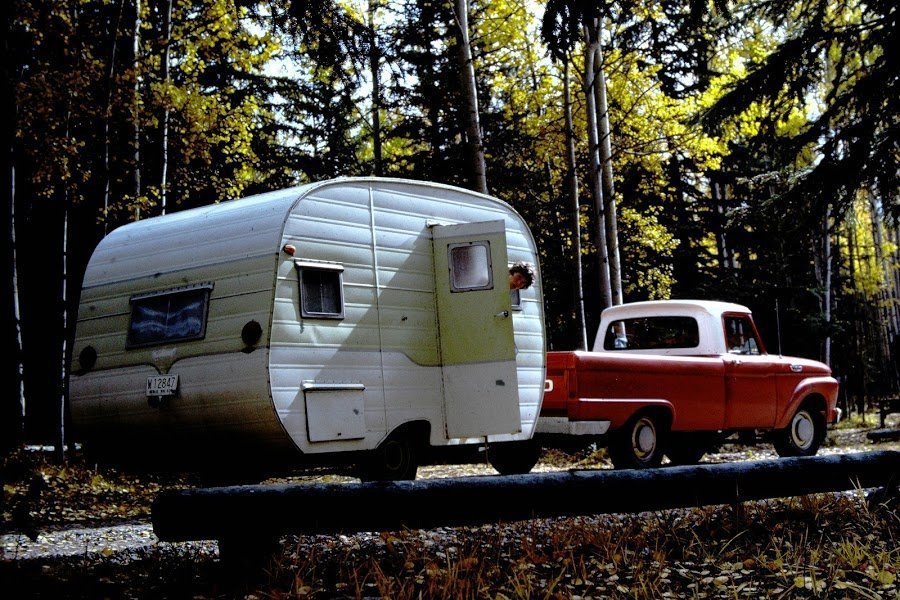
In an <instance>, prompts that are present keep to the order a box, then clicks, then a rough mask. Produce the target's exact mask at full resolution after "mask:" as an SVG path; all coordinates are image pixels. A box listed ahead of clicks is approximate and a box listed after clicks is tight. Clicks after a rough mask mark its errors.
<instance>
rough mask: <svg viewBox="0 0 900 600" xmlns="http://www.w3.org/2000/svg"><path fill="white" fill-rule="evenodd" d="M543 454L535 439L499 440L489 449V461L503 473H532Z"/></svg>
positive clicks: (495, 468)
mask: <svg viewBox="0 0 900 600" xmlns="http://www.w3.org/2000/svg"><path fill="white" fill-rule="evenodd" d="M540 455H541V446H540V444H538V443H537V442H536V441H535V440H524V441H519V442H499V443H496V444H490V445H489V446H488V449H487V458H488V462H489V463H491V466H492V467H494V470H496V471H497V472H498V473H500V474H501V475H522V474H524V473H530V472H531V469H533V468H534V465H536V464H537V461H538V458H539V457H540Z"/></svg>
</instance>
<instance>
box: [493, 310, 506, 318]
mask: <svg viewBox="0 0 900 600" xmlns="http://www.w3.org/2000/svg"><path fill="white" fill-rule="evenodd" d="M494 316H495V317H497V318H498V319H507V318H509V311H508V310H501V311H500V312H498V313H497V314H496V315H494Z"/></svg>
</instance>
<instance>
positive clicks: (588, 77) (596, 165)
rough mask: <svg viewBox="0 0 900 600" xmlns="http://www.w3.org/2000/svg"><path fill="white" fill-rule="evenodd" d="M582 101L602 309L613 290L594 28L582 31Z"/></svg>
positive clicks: (595, 32)
mask: <svg viewBox="0 0 900 600" xmlns="http://www.w3.org/2000/svg"><path fill="white" fill-rule="evenodd" d="M584 33H585V36H584V37H585V53H584V99H585V113H586V114H587V130H588V143H589V144H590V152H589V154H590V163H591V171H590V178H591V181H590V184H591V192H592V194H593V196H594V217H595V221H596V224H595V228H594V230H595V232H596V234H595V245H596V246H597V278H598V284H599V289H600V302H601V307H600V308H601V309H604V308H607V307H609V306H612V290H611V288H610V281H609V255H608V254H607V252H608V250H607V248H608V246H607V243H606V209H605V206H604V201H603V184H602V182H601V177H600V153H599V147H600V143H599V140H598V139H597V103H596V101H595V96H594V85H595V83H596V82H595V78H594V73H595V72H596V71H595V69H594V59H595V58H596V56H597V45H598V44H599V43H600V40H599V32H598V31H597V29H596V27H595V28H593V30H591V28H589V27H585V28H584Z"/></svg>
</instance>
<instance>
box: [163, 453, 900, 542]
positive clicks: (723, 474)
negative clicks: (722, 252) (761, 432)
mask: <svg viewBox="0 0 900 600" xmlns="http://www.w3.org/2000/svg"><path fill="white" fill-rule="evenodd" d="M898 473H900V452H896V451H878V452H866V453H855V454H843V455H841V454H835V455H830V456H816V457H804V458H781V459H774V460H762V461H752V462H741V463H727V464H702V465H694V466H678V467H664V468H659V469H647V470H608V469H592V470H587V469H573V470H569V471H561V472H553V473H531V474H528V475H510V476H500V475H496V476H478V477H453V478H445V479H423V480H416V481H393V482H368V483H359V484H340V483H332V484H275V485H242V486H229V487H219V488H199V489H186V490H170V491H165V492H162V493H161V494H160V495H159V496H158V497H157V498H156V500H155V501H154V503H153V506H152V514H151V520H152V523H153V530H154V532H155V533H156V535H157V537H158V538H159V539H160V540H163V541H187V540H201V539H218V540H223V539H224V540H237V539H271V538H277V537H278V536H279V535H283V534H288V533H296V534H336V533H349V532H355V531H395V530H399V529H405V528H411V529H427V528H432V527H440V526H461V525H476V524H484V523H492V522H510V521H519V520H527V519H532V518H541V517H559V516H576V515H591V514H602V513H636V512H643V511H649V510H662V509H670V508H686V507H697V506H704V505H714V504H735V503H740V502H744V501H748V500H760V499H765V498H781V497H789V496H800V495H807V494H813V493H823V492H837V491H845V490H852V489H865V488H886V489H889V490H894V489H895V488H896V486H897V479H898Z"/></svg>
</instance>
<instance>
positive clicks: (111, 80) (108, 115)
mask: <svg viewBox="0 0 900 600" xmlns="http://www.w3.org/2000/svg"><path fill="white" fill-rule="evenodd" d="M124 9H125V0H120V2H119V13H118V15H117V16H116V24H115V27H114V28H113V32H112V52H110V57H109V75H108V76H107V84H108V86H109V89H108V90H107V95H106V111H104V115H103V171H104V173H103V176H104V177H105V180H104V184H103V237H106V234H107V233H109V196H110V190H111V187H112V172H111V171H110V168H109V121H110V119H112V101H113V86H115V77H116V58H117V56H118V49H119V26H120V25H121V22H122V12H123V11H124Z"/></svg>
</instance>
